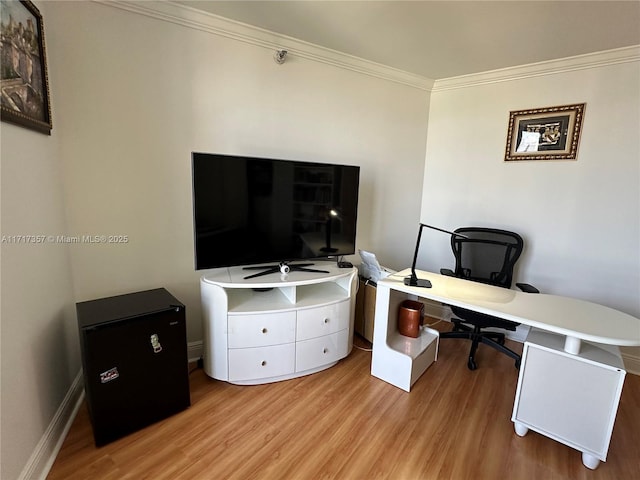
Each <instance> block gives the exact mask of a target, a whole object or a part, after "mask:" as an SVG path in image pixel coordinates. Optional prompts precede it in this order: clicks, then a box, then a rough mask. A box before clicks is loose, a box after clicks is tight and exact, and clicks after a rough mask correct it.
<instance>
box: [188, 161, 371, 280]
mask: <svg viewBox="0 0 640 480" xmlns="http://www.w3.org/2000/svg"><path fill="white" fill-rule="evenodd" d="M197 155H204V156H211V157H224V158H238V159H245V160H265V161H270V162H285V163H290V164H300V165H319V166H329V167H340V168H343V167H344V168H353V169H355V170H356V172H357V188H358V192H357V194H356V196H355V206H354V208H355V210H354V216H353V227H354V229H353V231H354V233H353V242H350V244H351V245H352V246H353V248H352V249H350V250H349V251H339V252H336V253H327V254H326V255H319V256H315V257H312V256H294V257H289V258H275V257H274V258H270V259H264V260H260V261H247V262H239V263H236V262H234V263H230V262H225V263H224V264H215V265H207V266H199V265H198V249H197V224H196V188H195V161H196V156H197ZM359 197H360V166H359V165H352V164H343V163H333V162H320V161H313V160H291V159H286V158H273V157H257V156H252V155H240V154H225V153H211V152H196V151H193V152H191V201H192V222H193V223H192V235H193V259H194V267H195V270H196V271H202V270H213V269H218V268H230V267H246V266H259V265H268V264H281V263H289V262H296V261H309V260H315V261H327V260H329V259H332V258H341V257H343V256H345V255H353V254H355V253H356V240H357V226H358V206H359Z"/></svg>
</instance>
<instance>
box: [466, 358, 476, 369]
mask: <svg viewBox="0 0 640 480" xmlns="http://www.w3.org/2000/svg"><path fill="white" fill-rule="evenodd" d="M467 367H468V368H469V370H475V369H476V368H478V365H476V361H475V360H474V359H473V357H469V361H468V362H467Z"/></svg>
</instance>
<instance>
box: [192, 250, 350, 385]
mask: <svg viewBox="0 0 640 480" xmlns="http://www.w3.org/2000/svg"><path fill="white" fill-rule="evenodd" d="M313 268H318V269H320V270H326V271H328V273H312V272H297V271H296V272H291V273H289V274H280V273H273V274H269V275H265V276H262V277H257V278H252V279H246V280H245V279H244V277H245V276H247V275H248V274H250V272H248V271H247V270H243V269H242V267H230V268H223V269H218V270H215V271H212V272H211V273H208V274H206V275H203V276H202V277H201V278H200V293H201V297H202V310H203V327H204V342H203V343H204V358H203V360H204V371H205V373H206V374H207V375H208V376H210V377H212V378H215V379H217V380H223V381H226V382H230V383H235V384H239V385H256V384H261V383H269V382H277V381H280V380H287V379H290V378H295V377H301V376H303V375H308V374H311V373H316V372H319V371H321V370H325V369H327V368H329V367H332V366H333V365H335V364H336V363H337V362H338V360H340V359H342V358H344V357H346V356H347V355H349V353H350V352H351V349H352V347H353V324H354V312H355V295H356V289H357V285H358V283H357V280H358V275H357V270H356V269H355V268H349V269H344V268H338V267H337V266H336V264H335V262H318V261H316V262H314V267H313Z"/></svg>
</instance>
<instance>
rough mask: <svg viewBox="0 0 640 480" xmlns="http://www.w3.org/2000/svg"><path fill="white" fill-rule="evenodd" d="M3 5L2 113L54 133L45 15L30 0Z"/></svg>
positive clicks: (4, 0) (13, 120)
mask: <svg viewBox="0 0 640 480" xmlns="http://www.w3.org/2000/svg"><path fill="white" fill-rule="evenodd" d="M0 9H1V11H2V25H1V32H0V33H1V37H2V38H1V42H2V47H1V48H0V51H1V52H2V55H0V117H1V118H2V121H3V122H9V123H13V124H15V125H19V126H21V127H25V128H29V129H31V130H35V131H37V132H40V133H44V134H46V135H51V128H52V124H51V104H50V102H49V78H48V75H47V59H46V52H45V46H44V25H43V21H42V15H41V14H40V11H39V10H38V9H37V8H36V6H35V5H34V4H33V3H32V2H30V1H28V0H21V1H20V2H16V1H9V0H0Z"/></svg>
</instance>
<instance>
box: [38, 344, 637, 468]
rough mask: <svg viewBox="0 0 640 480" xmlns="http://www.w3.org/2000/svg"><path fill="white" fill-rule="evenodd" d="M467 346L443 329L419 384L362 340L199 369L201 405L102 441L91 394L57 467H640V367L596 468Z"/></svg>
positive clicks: (195, 390) (488, 353) (498, 369)
mask: <svg viewBox="0 0 640 480" xmlns="http://www.w3.org/2000/svg"><path fill="white" fill-rule="evenodd" d="M356 344H359V345H365V341H364V340H362V339H359V338H357V339H356ZM513 345H514V344H511V346H512V348H513ZM516 348H517V347H516ZM467 353H468V343H467V342H465V341H461V340H451V339H447V340H443V341H442V342H441V345H440V352H439V358H438V361H437V362H436V363H435V364H433V365H432V366H431V367H430V368H429V369H428V370H427V372H426V373H425V374H424V375H423V376H422V377H421V378H420V379H419V380H418V381H417V382H416V384H415V385H414V387H413V389H412V391H411V393H406V392H404V391H402V390H399V389H398V388H395V387H393V386H391V385H389V384H387V383H385V382H383V381H381V380H379V379H377V378H374V377H372V376H371V375H370V364H371V353H370V352H366V351H363V350H359V349H356V348H354V350H353V352H352V353H351V355H350V356H349V357H348V358H346V359H344V360H342V361H341V362H339V363H338V365H336V366H335V367H333V368H331V369H329V370H326V371H324V372H321V373H317V374H315V375H310V376H307V377H304V378H299V379H295V380H288V381H285V382H279V383H274V384H270V385H260V386H250V387H241V386H235V385H230V384H227V383H224V382H219V381H216V380H213V379H210V378H208V377H207V376H206V375H205V374H204V372H203V371H202V370H196V371H194V372H193V373H192V374H191V377H190V380H191V403H192V405H191V407H190V408H189V409H187V410H185V411H184V412H182V413H179V414H177V415H175V416H173V417H171V418H168V419H166V420H164V421H161V422H159V423H157V424H155V425H152V426H150V427H147V428H146V429H144V430H142V431H139V432H136V433H133V434H131V435H129V436H127V437H125V438H123V439H120V440H118V441H116V442H113V443H111V444H108V445H106V446H104V447H101V448H96V447H95V446H94V444H93V437H92V432H91V426H90V423H89V419H88V414H87V410H86V405H83V406H82V407H81V409H80V412H79V414H78V416H77V418H76V419H75V421H74V423H73V426H72V427H71V430H70V432H69V434H68V436H67V438H66V440H65V442H64V445H63V446H62V450H61V451H60V453H59V455H58V458H57V460H56V461H55V463H54V465H53V468H52V469H51V472H50V474H49V476H48V477H47V478H48V479H50V480H57V479H64V480H72V479H82V480H85V479H92V480H100V479H117V480H126V479H135V480H139V479H145V478H149V479H154V480H159V479H172V480H173V479H207V480H211V479H215V480H218V479H239V480H247V479H277V480H281V479H302V480H316V479H377V478H379V479H394V480H395V479H455V480H463V479H474V480H479V479H491V480H495V479H500V480H519V479H544V480H552V479H585V480H587V479H588V480H599V479H611V480H614V479H615V480H621V479H625V480H627V479H638V478H640V377H638V376H635V375H630V374H628V375H627V377H626V381H625V386H624V390H623V394H622V399H621V402H620V408H619V410H618V416H617V420H616V425H615V428H614V431H613V437H612V439H611V445H610V448H609V455H608V458H607V462H606V463H601V464H600V466H599V467H598V469H597V470H595V471H592V470H588V469H586V468H585V467H584V466H583V465H582V462H581V455H580V453H579V452H577V451H576V450H573V449H571V448H569V447H567V446H564V445H562V444H559V443H557V442H555V441H553V440H550V439H548V438H545V437H543V436H541V435H539V434H537V433H535V432H529V433H528V434H527V435H526V436H525V437H522V438H521V437H518V436H517V435H516V434H515V433H514V431H513V424H512V422H511V420H510V418H511V411H512V408H513V400H514V395H515V388H516V381H517V371H516V369H515V368H514V365H513V362H512V361H511V360H510V359H509V358H507V357H506V356H504V355H501V354H498V353H497V352H494V351H493V350H492V349H489V348H487V347H482V346H481V347H480V349H479V352H478V356H477V360H478V369H477V370H476V371H474V372H471V371H469V370H468V369H467V367H466V363H467V362H466V356H467Z"/></svg>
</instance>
